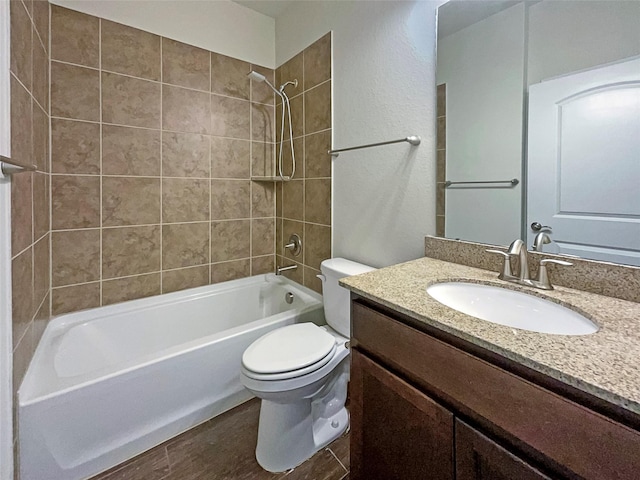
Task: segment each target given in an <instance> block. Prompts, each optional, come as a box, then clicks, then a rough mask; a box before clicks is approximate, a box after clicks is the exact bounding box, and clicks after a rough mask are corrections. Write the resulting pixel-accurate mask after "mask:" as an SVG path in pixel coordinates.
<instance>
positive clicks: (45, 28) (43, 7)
mask: <svg viewBox="0 0 640 480" xmlns="http://www.w3.org/2000/svg"><path fill="white" fill-rule="evenodd" d="M33 23H34V25H35V27H36V33H37V34H38V36H39V37H40V41H41V43H42V44H43V45H44V48H45V49H46V50H47V51H48V50H49V2H48V0H35V1H34V2H33Z"/></svg>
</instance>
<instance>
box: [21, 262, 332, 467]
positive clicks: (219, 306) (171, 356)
mask: <svg viewBox="0 0 640 480" xmlns="http://www.w3.org/2000/svg"><path fill="white" fill-rule="evenodd" d="M289 292H290V293H292V294H293V302H292V303H291V304H289V303H288V302H287V301H286V300H287V299H286V298H285V297H290V296H289V295H287V294H288V293H289ZM289 299H290V298H289ZM306 321H312V322H315V323H318V324H323V323H324V316H323V310H322V299H321V297H320V295H318V294H317V293H315V292H313V291H311V290H309V289H307V288H304V287H302V286H300V285H298V284H296V283H294V282H291V281H290V280H287V279H286V278H284V277H276V276H275V275H273V274H268V275H259V276H255V277H250V278H245V279H241V280H234V281H230V282H225V283H222V284H217V285H209V286H205V287H199V288H194V289H190V290H185V291H182V292H176V293H169V294H165V295H160V296H157V297H151V298H146V299H140V300H133V301H130V302H125V303H121V304H118V305H111V306H106V307H100V308H95V309H92V310H87V311H83V312H77V313H72V314H67V315H62V316H59V317H57V318H54V319H53V320H52V321H51V322H50V323H49V325H48V327H47V329H46V331H45V332H44V334H43V336H42V339H41V340H40V343H39V344H38V347H37V349H36V352H35V354H34V357H33V360H32V362H31V365H30V366H29V368H28V371H27V373H26V375H25V378H24V381H23V382H22V385H21V387H20V390H19V392H18V422H19V442H20V445H19V447H20V478H21V479H22V480H44V479H46V480H80V479H85V478H88V477H90V476H92V475H95V474H97V473H100V472H102V471H104V470H106V469H108V468H111V467H113V466H115V465H117V464H119V463H121V462H123V461H125V460H127V459H128V458H131V457H133V456H135V455H137V454H139V453H142V452H144V451H145V450H148V449H149V448H152V447H154V446H156V445H158V444H159V443H162V442H163V441H165V440H168V439H169V438H171V437H173V436H175V435H177V434H179V433H181V432H183V431H185V430H187V429H189V428H191V427H193V426H195V425H197V424H199V423H202V422H204V421H206V420H208V419H210V418H212V417H214V416H216V415H219V414H220V413H222V412H224V411H226V410H228V409H230V408H233V407H235V406H237V405H239V404H240V403H242V402H245V401H246V400H248V399H249V398H251V394H250V393H249V392H248V391H247V390H246V389H245V388H244V387H243V386H242V385H241V384H240V380H239V374H240V361H241V357H242V353H243V352H244V350H245V348H246V347H248V346H249V344H250V343H251V342H253V341H254V340H255V339H257V338H258V337H260V336H261V335H264V334H265V333H266V332H268V331H270V330H273V329H275V328H278V327H281V326H284V325H289V324H292V323H297V322H306Z"/></svg>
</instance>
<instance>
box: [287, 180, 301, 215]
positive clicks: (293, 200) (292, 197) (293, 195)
mask: <svg viewBox="0 0 640 480" xmlns="http://www.w3.org/2000/svg"><path fill="white" fill-rule="evenodd" d="M282 217H283V218H290V219H293V220H301V221H302V220H304V182H303V181H302V180H291V181H290V182H284V183H283V184H282Z"/></svg>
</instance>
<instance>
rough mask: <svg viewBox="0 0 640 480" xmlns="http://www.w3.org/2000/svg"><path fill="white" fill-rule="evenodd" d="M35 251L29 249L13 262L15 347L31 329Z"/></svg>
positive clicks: (12, 316) (12, 302)
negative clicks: (29, 328)
mask: <svg viewBox="0 0 640 480" xmlns="http://www.w3.org/2000/svg"><path fill="white" fill-rule="evenodd" d="M32 268H33V249H32V248H28V249H27V250H25V251H24V252H22V253H21V254H20V255H18V256H17V257H15V258H14V259H13V260H12V261H11V284H12V285H13V291H12V292H11V293H12V301H11V310H12V313H11V318H12V322H13V347H14V348H15V346H16V345H17V344H18V342H19V341H20V338H21V337H22V336H23V335H24V333H25V332H26V331H27V328H28V327H29V322H31V319H32V318H33V313H34V311H33V279H32V275H33V270H32Z"/></svg>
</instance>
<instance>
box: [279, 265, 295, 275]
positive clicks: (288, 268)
mask: <svg viewBox="0 0 640 480" xmlns="http://www.w3.org/2000/svg"><path fill="white" fill-rule="evenodd" d="M296 268H298V265H288V266H286V267H276V275H282V272H287V271H289V270H295V269H296Z"/></svg>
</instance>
